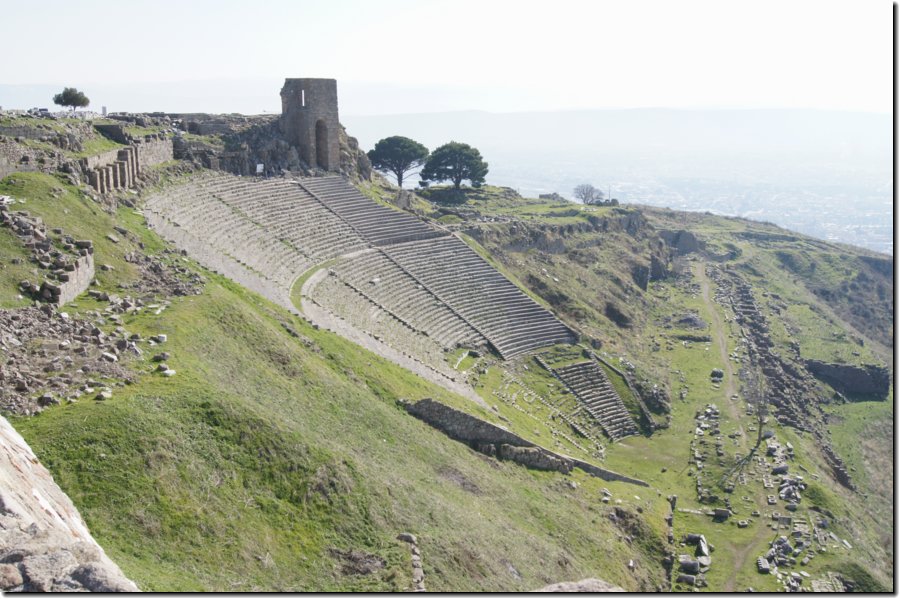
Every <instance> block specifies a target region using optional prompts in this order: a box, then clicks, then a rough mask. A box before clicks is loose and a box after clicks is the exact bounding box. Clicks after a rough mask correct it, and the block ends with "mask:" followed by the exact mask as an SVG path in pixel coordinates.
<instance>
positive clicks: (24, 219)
mask: <svg viewBox="0 0 900 599" xmlns="http://www.w3.org/2000/svg"><path fill="white" fill-rule="evenodd" d="M4 197H7V196H4ZM10 205H11V203H10V202H8V201H3V202H0V226H2V227H7V228H9V229H11V230H12V231H13V233H15V234H16V236H18V237H19V239H20V240H21V241H22V243H23V245H24V246H25V247H26V248H28V249H30V250H31V257H30V260H31V262H33V263H34V264H36V265H37V266H38V268H40V269H41V270H42V271H43V278H44V280H43V282H41V283H33V282H31V281H22V282H21V283H19V290H20V291H21V292H22V293H23V294H25V295H27V296H28V297H31V298H34V299H36V300H39V301H44V302H51V303H54V304H57V305H58V304H60V303H63V302H65V301H67V300H69V299H71V296H72V295H74V293H75V292H77V291H80V288H81V287H83V286H86V284H87V283H89V282H90V280H91V279H92V278H93V258H92V254H93V253H94V247H93V243H92V242H91V241H90V240H76V239H74V238H73V237H72V236H70V235H66V234H64V233H63V230H62V229H53V230H52V231H48V230H47V227H46V225H45V224H44V223H43V221H42V220H41V218H40V217H38V216H32V215H31V214H30V213H29V212H27V211H25V210H17V211H12V210H10V208H9V207H10ZM76 278H81V279H82V283H81V284H80V285H78V286H77V288H73V289H67V290H66V291H67V292H66V293H64V292H63V291H64V287H69V286H68V285H66V284H68V283H69V282H70V281H72V282H74V281H75V279H76Z"/></svg>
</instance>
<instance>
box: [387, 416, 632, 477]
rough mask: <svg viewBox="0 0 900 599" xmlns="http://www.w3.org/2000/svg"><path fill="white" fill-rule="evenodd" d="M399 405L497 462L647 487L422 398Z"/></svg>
mask: <svg viewBox="0 0 900 599" xmlns="http://www.w3.org/2000/svg"><path fill="white" fill-rule="evenodd" d="M401 405H403V408H404V409H405V410H406V411H407V412H409V413H410V414H412V415H413V416H415V417H416V418H418V419H419V420H422V421H424V422H426V423H428V424H430V425H431V426H433V427H434V428H436V429H438V430H440V431H441V432H443V433H444V434H446V435H447V436H448V437H450V438H451V439H455V440H456V441H462V442H463V443H466V444H468V445H469V446H470V447H472V448H473V449H475V450H477V451H480V452H482V453H487V454H489V455H498V456H499V457H500V458H501V459H507V460H510V461H513V462H516V463H518V464H522V465H523V466H527V467H529V468H536V469H538V470H556V471H559V472H562V473H564V474H565V473H568V472H570V471H571V470H572V468H573V467H576V468H581V469H582V470H584V471H585V472H587V473H588V474H590V475H592V476H596V477H597V478H601V479H603V480H610V481H622V482H627V483H631V484H634V485H639V486H642V487H647V486H649V485H648V484H647V483H645V482H644V481H642V480H639V479H636V478H631V477H630V476H625V475H623V474H619V473H617V472H613V471H611V470H606V469H605V468H601V467H599V466H595V465H593V464H590V463H588V462H584V461H582V460H578V459H575V458H571V457H568V456H564V455H560V454H558V453H555V452H552V451H550V450H549V449H545V448H543V447H541V446H539V445H536V444H534V443H532V442H531V441H527V440H526V439H523V438H522V437H520V436H518V435H516V434H514V433H511V432H509V431H508V430H506V429H504V428H502V427H499V426H497V425H496V424H491V423H490V422H487V421H484V420H481V419H480V418H476V417H475V416H472V415H470V414H466V413H465V412H461V411H459V410H456V409H454V408H451V407H450V406H446V405H444V404H442V403H440V402H436V401H434V400H433V399H422V400H419V401H417V402H415V403H412V402H408V401H403V402H401Z"/></svg>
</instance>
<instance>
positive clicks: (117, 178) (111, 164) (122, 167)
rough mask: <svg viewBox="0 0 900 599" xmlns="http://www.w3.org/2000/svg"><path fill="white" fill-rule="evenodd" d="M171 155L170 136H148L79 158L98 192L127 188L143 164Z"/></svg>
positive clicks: (156, 161) (139, 172)
mask: <svg viewBox="0 0 900 599" xmlns="http://www.w3.org/2000/svg"><path fill="white" fill-rule="evenodd" d="M173 159H174V149H173V143H172V140H171V139H166V138H165V137H151V138H145V139H143V140H135V142H134V143H133V144H132V145H129V146H126V147H124V148H120V149H117V150H110V151H108V152H102V153H100V154H96V155H94V156H88V157H86V158H82V159H81V162H80V164H81V168H82V170H83V171H84V172H85V173H87V180H88V183H89V184H90V185H91V187H93V188H94V190H95V191H97V192H98V193H108V192H111V191H115V190H117V189H127V188H129V187H131V186H132V185H134V182H135V180H136V179H137V177H138V175H140V174H141V173H142V172H143V170H144V169H145V168H148V167H150V166H153V165H156V164H160V163H162V162H166V161H169V160H173Z"/></svg>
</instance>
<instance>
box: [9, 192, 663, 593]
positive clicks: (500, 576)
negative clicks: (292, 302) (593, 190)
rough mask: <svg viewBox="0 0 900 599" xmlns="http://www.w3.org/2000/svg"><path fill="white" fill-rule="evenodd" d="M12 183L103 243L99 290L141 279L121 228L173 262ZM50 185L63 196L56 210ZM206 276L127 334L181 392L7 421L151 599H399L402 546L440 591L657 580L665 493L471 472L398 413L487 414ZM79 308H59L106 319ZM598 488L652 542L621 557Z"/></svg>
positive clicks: (126, 220)
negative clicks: (367, 593)
mask: <svg viewBox="0 0 900 599" xmlns="http://www.w3.org/2000/svg"><path fill="white" fill-rule="evenodd" d="M14 179H15V180H16V181H17V183H15V184H12V183H9V181H8V180H7V181H6V182H5V183H4V184H3V185H2V186H0V189H2V190H3V191H2V193H10V194H11V195H14V196H17V197H23V196H24V197H27V198H28V202H27V204H26V206H27V207H28V208H29V209H30V210H32V212H34V213H37V214H40V215H41V216H42V217H43V218H44V219H45V221H46V222H47V223H48V224H49V225H50V226H64V227H65V228H66V229H67V231H71V232H72V233H73V234H75V235H76V236H77V237H88V238H91V239H93V240H94V241H95V245H96V258H97V262H98V263H109V264H113V265H114V266H115V270H114V271H111V273H98V283H99V286H100V287H101V288H104V289H109V290H113V289H115V287H116V285H117V284H118V283H119V282H120V281H123V280H128V279H129V278H130V277H133V276H134V273H133V271H131V270H130V269H129V267H128V265H127V264H126V263H124V261H123V260H122V255H123V254H124V252H126V251H127V250H128V249H129V247H131V246H130V244H131V243H132V242H130V241H127V242H126V241H123V242H122V243H120V244H112V243H109V242H106V241H105V240H104V239H103V237H104V235H105V234H106V233H107V232H109V231H110V228H111V226H112V224H113V223H114V222H115V223H117V224H120V225H123V226H126V227H127V228H129V229H130V230H131V231H132V232H133V233H134V234H135V235H137V236H138V237H139V238H141V239H143V240H145V243H146V244H148V247H149V249H150V250H151V251H155V250H158V249H159V248H160V247H161V244H160V242H159V240H158V239H155V237H154V236H153V234H152V233H149V232H147V231H146V230H144V229H142V225H141V223H140V219H139V218H138V217H137V216H136V215H133V214H132V213H130V212H120V213H119V215H117V217H116V218H113V217H110V216H109V215H106V214H104V213H103V212H101V211H99V209H98V208H97V207H96V206H95V205H94V204H92V203H91V202H90V201H89V200H86V199H85V198H83V197H82V196H80V194H78V193H77V192H75V191H74V190H72V189H70V188H68V187H67V186H65V185H64V184H62V183H60V182H59V181H57V180H55V179H53V178H52V177H48V176H45V175H36V174H28V175H16V176H15V177H14ZM54 187H56V188H61V189H63V192H64V193H63V195H61V196H60V197H59V198H58V199H53V198H52V197H51V196H50V195H49V193H50V191H51V190H52V189H53V188H54ZM4 236H7V237H8V233H7V232H6V231H0V239H4ZM7 241H8V239H7ZM0 272H3V273H4V275H3V276H4V278H2V279H0V290H2V294H3V295H2V297H3V301H4V302H12V300H9V299H8V298H10V297H12V296H13V294H14V293H15V290H14V287H13V286H12V285H13V284H14V283H17V282H18V280H17V276H6V274H7V273H6V271H0ZM205 275H206V276H207V278H208V279H209V283H208V284H207V286H206V290H205V292H204V293H203V294H202V295H200V296H196V297H189V298H177V299H175V300H174V301H173V303H172V305H171V307H169V308H168V309H167V310H166V311H164V312H163V313H162V314H161V315H159V316H154V315H151V314H145V315H138V316H126V317H124V323H125V327H126V328H127V329H128V330H129V331H133V332H139V333H141V334H142V335H144V336H147V335H150V334H156V333H166V334H168V336H169V341H168V342H167V344H166V346H165V349H166V350H167V351H169V352H170V353H171V354H172V357H171V359H170V360H169V361H168V363H169V365H170V367H172V368H174V369H176V370H177V372H178V374H177V375H176V376H175V377H173V378H171V379H165V378H161V377H159V376H157V375H154V374H152V373H151V372H150V370H151V369H152V365H151V363H150V362H149V361H148V360H146V357H145V359H144V360H145V361H140V360H138V361H136V362H134V363H133V366H134V367H135V368H136V369H138V370H143V371H146V374H145V375H144V376H142V377H141V378H140V379H139V380H138V381H137V382H136V383H135V384H134V385H131V386H129V387H123V388H119V389H117V390H116V391H115V394H114V398H113V399H112V400H110V401H107V402H102V403H98V402H94V401H91V400H82V401H80V402H78V403H74V404H71V405H63V406H58V407H54V408H52V409H49V410H46V411H45V412H44V413H42V414H41V415H40V416H38V417H34V418H30V419H21V418H15V419H13V423H14V425H15V426H16V427H17V429H18V430H19V431H20V432H21V433H22V434H23V436H25V438H26V439H27V440H28V442H29V443H30V444H31V445H32V447H33V448H34V450H35V451H36V453H37V454H38V456H39V457H40V458H41V460H42V461H43V462H44V463H45V464H46V465H47V467H48V468H49V469H50V470H51V471H52V472H53V474H54V476H55V477H56V479H57V481H58V482H59V484H60V485H61V487H62V488H63V490H65V491H66V492H67V493H69V494H70V496H71V497H72V499H73V501H74V502H75V504H76V505H77V506H78V507H79V509H80V510H81V512H82V514H83V516H84V517H85V519H86V521H87V523H88V525H89V526H90V528H91V530H92V531H93V533H94V535H95V536H96V538H97V539H98V541H99V542H100V543H101V544H102V545H103V546H104V547H105V549H106V550H107V552H108V553H109V554H110V556H111V557H112V558H113V559H114V560H116V561H117V562H118V563H119V564H120V565H121V566H122V568H123V570H124V571H125V572H126V574H128V575H129V576H131V577H133V578H134V579H135V580H136V582H138V584H139V585H140V586H141V587H142V588H144V589H146V590H173V589H179V590H200V589H203V590H248V589H317V590H328V589H360V590H361V589H368V590H397V589H402V588H405V587H406V586H407V585H408V584H409V576H410V567H409V561H408V557H409V554H408V550H407V548H406V547H405V546H404V545H403V544H400V543H398V542H396V541H395V540H394V537H395V536H396V534H397V533H399V532H401V531H404V530H408V531H410V532H413V533H415V534H417V535H419V539H420V547H421V550H422V553H423V561H424V564H425V569H426V573H427V579H426V585H427V586H428V588H429V589H430V590H451V589H452V590H476V589H494V590H500V589H503V590H511V589H529V588H535V587H537V586H541V585H543V584H545V583H547V582H551V581H558V580H572V579H580V578H583V577H588V576H600V577H603V578H606V579H608V580H610V581H613V582H615V583H616V584H620V585H622V586H624V587H625V588H629V589H636V588H638V587H639V586H643V587H644V588H648V587H649V588H653V587H654V586H655V584H657V583H658V582H659V575H660V573H661V567H660V566H659V559H660V557H661V555H660V553H659V550H658V548H659V547H660V545H659V544H658V540H659V538H660V535H661V532H662V514H663V510H662V503H663V502H662V500H661V499H660V498H659V497H658V496H657V495H656V494H655V493H654V492H649V490H642V491H641V493H640V495H641V496H642V498H641V499H640V500H638V499H634V497H633V496H634V487H631V486H629V485H623V484H616V483H602V481H599V480H597V479H591V478H588V477H586V476H584V475H582V474H575V475H573V476H571V477H563V476H560V475H554V474H548V473H537V472H534V471H529V470H526V469H524V468H522V467H519V466H515V465H511V464H508V463H499V462H496V461H494V460H490V459H486V458H484V457H482V456H479V455H477V454H475V453H473V452H472V451H471V450H469V449H468V448H466V447H465V446H463V445H461V444H458V443H455V442H453V441H450V440H449V439H447V438H446V437H444V436H443V435H442V434H439V433H437V432H436V431H434V430H433V429H431V428H430V427H428V426H426V425H424V424H423V423H421V422H419V421H417V420H415V419H413V418H412V417H409V416H407V415H406V414H405V413H404V412H402V411H401V410H400V409H399V408H398V407H397V406H396V403H395V402H396V399H398V398H411V399H417V398H420V397H426V396H430V397H435V398H438V399H440V400H442V401H445V402H447V403H450V404H453V405H456V406H457V407H465V408H466V409H468V410H471V411H477V409H476V408H475V407H474V406H471V405H470V404H468V403H467V402H466V400H463V399H462V398H458V397H454V396H450V395H449V394H448V393H447V392H445V391H443V390H441V389H439V388H436V387H434V386H431V385H428V384H426V383H424V382H423V381H421V380H419V379H417V378H415V377H414V376H412V375H411V374H409V373H407V372H405V371H404V370H402V369H400V368H398V367H396V366H394V365H392V364H390V363H388V362H386V361H384V360H382V359H381V358H379V357H378V356H375V355H373V354H371V353H368V352H366V351H364V350H362V349H360V348H358V347H356V346H355V345H353V344H350V343H347V342H345V341H343V340H342V339H340V338H338V337H336V336H334V335H332V334H329V333H327V332H324V331H316V330H313V329H312V328H311V327H310V326H308V325H306V324H305V323H304V322H302V321H301V320H299V319H296V318H294V317H292V316H290V315H289V314H287V313H286V312H284V311H282V310H280V309H278V308H276V307H274V306H272V305H271V304H269V303H268V302H266V301H264V300H262V299H261V298H259V297H257V296H255V295H253V294H250V293H248V292H246V291H245V290H243V289H242V288H240V287H238V286H236V285H234V284H232V283H230V282H229V281H227V280H224V279H222V278H220V277H218V276H216V275H213V274H211V273H208V272H206V273H205ZM76 303H77V304H78V305H77V306H68V307H67V310H68V311H70V312H73V313H78V312H84V311H86V310H88V309H90V308H93V307H95V304H93V303H92V302H89V301H87V300H85V299H79V301H78V302H76ZM282 322H289V323H290V325H291V326H292V327H294V328H295V329H296V330H297V331H299V333H300V334H301V335H302V336H303V338H301V339H295V338H292V337H290V336H288V335H287V334H286V333H285V332H284V330H283V328H282V327H281V323H282ZM567 480H571V481H575V482H577V483H578V486H577V488H575V489H573V488H571V487H570V486H569V485H568V484H567ZM601 483H602V484H601ZM601 486H603V487H607V488H609V489H611V490H612V491H613V493H614V494H615V496H616V497H621V498H623V499H624V501H625V504H626V505H635V504H637V505H640V506H641V508H642V509H643V510H644V515H645V517H646V521H647V522H648V523H649V527H650V528H648V529H647V530H646V531H645V533H644V535H642V538H641V540H640V542H635V543H634V545H630V544H629V543H627V542H626V541H624V540H623V536H624V534H625V533H622V532H620V531H619V530H618V529H617V528H616V527H615V526H614V525H613V524H612V523H611V522H610V520H609V519H608V518H607V517H606V512H607V511H609V508H608V507H606V506H603V505H601V504H600V503H599V501H598V498H599V496H600V493H599V489H600V488H601ZM330 548H338V549H342V550H345V549H361V550H365V551H368V552H371V553H377V554H378V555H381V556H382V557H384V558H385V559H386V561H387V567H386V568H385V569H384V570H383V571H381V572H380V573H378V574H376V575H373V576H370V577H358V576H347V575H343V574H341V572H340V567H339V563H338V560H337V559H336V558H334V557H333V556H332V555H331V554H330V553H329V551H328V550H329V549H330ZM630 559H634V560H635V561H636V562H637V563H638V565H639V567H638V569H637V570H635V571H634V572H631V571H630V570H629V569H628V568H627V564H628V561H629V560H630Z"/></svg>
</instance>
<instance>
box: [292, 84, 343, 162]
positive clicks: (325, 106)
mask: <svg viewBox="0 0 900 599" xmlns="http://www.w3.org/2000/svg"><path fill="white" fill-rule="evenodd" d="M340 127H341V125H340V123H339V122H338V104H337V81H335V80H334V79H285V81H284V87H283V88H282V89H281V130H282V133H283V134H284V136H285V138H286V139H287V141H288V143H290V144H291V145H292V146H295V147H296V148H297V151H298V152H299V153H300V159H301V160H303V162H305V163H306V164H308V165H309V166H310V167H312V168H315V167H318V168H321V169H324V170H326V171H336V170H338V169H339V168H340V165H341V155H340V145H339V141H338V136H339V134H340Z"/></svg>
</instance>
